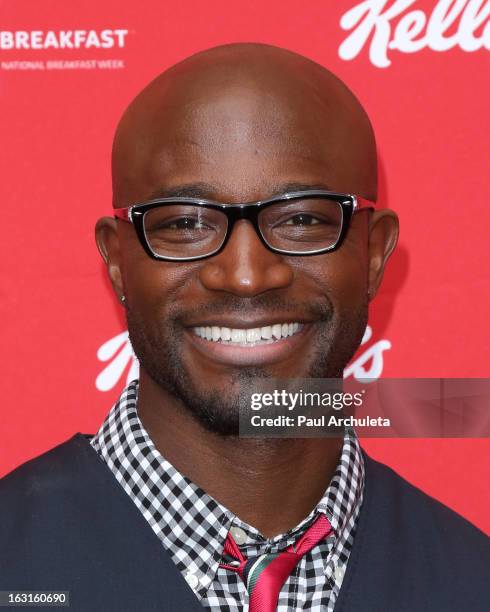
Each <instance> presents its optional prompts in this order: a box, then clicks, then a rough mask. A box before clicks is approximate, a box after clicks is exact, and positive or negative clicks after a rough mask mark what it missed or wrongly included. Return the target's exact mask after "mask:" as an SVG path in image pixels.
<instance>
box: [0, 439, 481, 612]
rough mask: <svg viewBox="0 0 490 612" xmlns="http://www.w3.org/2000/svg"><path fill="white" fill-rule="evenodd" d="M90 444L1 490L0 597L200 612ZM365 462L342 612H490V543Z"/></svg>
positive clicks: (4, 483) (26, 467) (43, 461)
mask: <svg viewBox="0 0 490 612" xmlns="http://www.w3.org/2000/svg"><path fill="white" fill-rule="evenodd" d="M89 438H90V436H88V435H84V434H80V433H79V434H76V435H75V436H73V437H72V438H71V439H69V440H67V441H66V442H64V443H63V444H61V445H59V446H57V447H56V448H54V449H52V450H50V451H49V452H47V453H45V454H43V455H41V456H40V457H37V458H36V459H33V460H31V461H29V462H27V463H25V464H23V465H22V466H20V467H19V468H17V469H16V470H14V471H13V472H11V473H10V474H8V475H7V476H5V477H4V478H3V479H1V480H0V590H14V589H15V590H23V589H26V590H31V591H32V590H44V591H46V590H50V589H52V590H63V591H70V609H71V610H72V611H76V612H90V611H94V612H95V611H96V612H112V611H114V612H116V611H117V612H150V611H152V610H155V611H157V610H158V611H159V612H198V611H199V610H201V611H202V609H203V608H202V606H201V604H200V603H199V601H198V600H197V598H196V596H195V595H194V593H193V592H192V591H191V589H190V587H189V586H188V585H187V583H186V581H185V580H184V578H183V577H182V575H181V573H180V572H179V571H178V570H177V568H176V567H175V565H174V564H173V562H172V560H171V559H170V557H169V555H168V554H167V553H166V551H165V550H164V548H163V547H162V545H161V543H160V541H159V540H158V538H157V537H156V535H155V534H154V532H153V531H152V529H151V528H150V526H149V525H148V523H147V522H146V520H145V519H144V518H143V516H142V514H141V513H140V511H139V510H138V509H137V508H136V506H135V505H134V503H133V502H132V501H131V500H130V498H129V497H128V495H127V494H126V493H125V492H124V490H123V489H122V487H121V486H120V485H119V484H118V482H117V481H116V479H115V478H114V476H113V474H112V472H111V471H110V470H109V468H108V467H107V466H106V465H105V463H104V462H103V461H102V460H101V459H100V458H99V456H98V455H97V454H96V453H95V452H94V450H93V449H92V448H91V447H90V444H89ZM365 461H366V488H365V493H364V501H363V506H362V509H361V512H360V516H359V523H358V529H357V533H356V537H355V540H354V546H353V549H352V552H351V555H350V559H349V563H348V565H347V571H346V573H345V577H344V581H343V584H342V588H341V590H340V594H339V597H338V600H337V604H336V608H335V610H336V612H385V611H387V612H405V611H407V612H408V611H410V612H439V611H440V612H452V611H454V612H456V611H457V612H461V611H464V612H479V611H482V612H483V611H485V612H488V610H490V587H489V578H490V545H489V541H488V538H487V537H486V536H485V535H484V534H483V533H482V532H481V531H479V530H478V529H476V528H475V527H474V526H472V525H471V524H470V523H468V522H467V521H466V520H464V519H463V518H461V517H460V516H458V515H457V514H455V513H454V512H452V511H451V510H449V509H448V508H446V507H445V506H443V505H441V504H440V503H438V502H437V501H435V500H434V499H432V498H430V497H429V496H427V495H425V494H424V493H422V492H421V491H419V490H418V489H417V488H415V487H413V486H412V485H410V484H409V483H407V482H406V481H405V480H403V479H402V478H401V477H400V476H398V475H397V474H396V473H395V472H393V471H392V470H391V469H390V468H388V467H386V466H385V465H382V464H381V463H378V462H377V461H374V460H373V459H371V458H370V457H369V456H367V455H365ZM27 609H32V610H34V609H36V610H39V608H33V607H29V608H27ZM41 609H42V608H41ZM44 609H46V608H44Z"/></svg>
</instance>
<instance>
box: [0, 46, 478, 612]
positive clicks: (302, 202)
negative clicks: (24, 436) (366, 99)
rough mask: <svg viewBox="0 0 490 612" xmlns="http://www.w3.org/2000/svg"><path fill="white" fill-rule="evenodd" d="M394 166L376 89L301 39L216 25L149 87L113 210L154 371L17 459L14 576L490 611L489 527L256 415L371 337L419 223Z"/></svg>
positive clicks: (359, 459) (128, 589)
mask: <svg viewBox="0 0 490 612" xmlns="http://www.w3.org/2000/svg"><path fill="white" fill-rule="evenodd" d="M376 176H377V168H376V148H375V141H374V136H373V131H372V128H371V125H370V122H369V120H368V118H367V116H366V114H365V112H364V110H363V109H362V107H361V106H360V104H359V102H358V101H357V100H356V98H355V97H354V96H353V94H352V93H351V92H350V91H349V90H348V89H347V88H346V86H345V85H344V84H343V83H342V82H341V81H339V80H338V79H337V78H336V77H335V76H334V75H332V74H331V73H329V72H328V71H327V70H325V69H324V68H322V67H320V66H319V65H317V64H315V63H313V62H311V61H309V60H307V59H305V58H303V57H300V56H298V55H296V54H294V53H291V52H288V51H285V50H281V49H277V48H274V47H270V46H266V45H253V44H237V45H228V46H223V47H218V48H215V49H211V50H209V51H206V52H203V53H200V54H197V55H195V56H192V57H191V58H188V59H187V60H185V61H183V62H181V63H180V64H178V65H176V66H174V67H173V68H171V69H170V70H168V71H167V72H165V73H164V74H162V75H160V76H159V77H158V78H157V79H156V80H155V81H153V82H152V83H151V84H150V85H149V86H148V87H146V88H145V89H144V90H143V92H142V93H140V95H139V96H138V97H137V98H136V99H135V100H134V101H133V102H132V104H131V105H130V106H129V108H128V109H127V111H126V113H125V114H124V116H123V118H122V120H121V122H120V124H119V126H118V129H117V132H116V136H115V141H114V148H113V190H114V191H113V192H114V199H113V204H114V208H115V217H114V218H113V217H111V218H108V217H104V218H103V219H100V220H99V222H98V223H97V228H96V236H97V243H98V247H99V250H100V252H101V254H102V256H103V258H104V260H105V262H106V264H107V269H108V273H109V276H110V278H111V281H112V284H113V287H114V291H115V293H116V295H117V297H118V299H119V300H120V301H121V302H122V304H123V305H124V307H125V309H126V315H127V322H128V329H129V333H130V338H131V342H132V344H133V347H134V350H135V352H136V355H137V357H138V359H139V362H140V366H141V370H140V379H139V383H138V382H137V381H134V382H132V383H131V384H130V385H129V386H128V388H127V389H125V391H124V392H123V394H122V396H121V398H120V400H119V402H118V403H117V404H116V406H114V408H113V409H112V410H111V412H110V413H109V415H108V417H107V419H106V420H105V422H104V423H103V424H102V426H101V428H100V430H99V432H98V433H97V434H96V435H95V436H86V435H82V434H77V435H76V436H74V437H73V438H72V439H71V440H69V441H67V442H65V443H64V444H62V445H61V446H59V447H57V448H56V449H54V450H52V451H50V452H49V453H47V454H45V455H43V456H42V457H40V458H38V459H36V460H34V461H32V462H29V463H27V464H25V465H24V466H21V467H20V468H18V469H17V470H16V471H14V472H13V473H12V474H10V475H9V476H7V477H6V478H5V479H4V481H3V483H2V486H1V489H0V492H1V499H2V505H1V507H2V510H1V517H2V521H1V527H0V530H1V531H0V534H1V535H0V538H1V539H0V541H1V546H2V550H3V555H2V560H1V561H0V569H1V571H0V588H1V589H17V590H21V589H29V590H35V589H38V590H47V589H59V590H64V591H69V592H70V602H71V607H72V608H74V609H76V610H125V611H132V610H172V611H180V610H185V611H187V610H199V609H203V608H204V609H208V610H233V611H242V610H246V609H249V610H250V611H251V612H258V611H267V612H272V610H275V609H276V608H277V609H278V610H280V611H281V612H285V611H286V610H314V611H320V610H333V609H334V608H335V610H345V611H351V610H356V611H357V610H361V611H363V612H365V611H370V610H373V611H374V610H376V611H379V610H390V611H391V610H397V611H398V610H417V611H419V610H431V611H433V610H444V611H447V610H461V609H462V608H463V606H464V607H465V608H467V609H468V610H483V609H488V604H489V600H488V587H487V586H486V583H485V575H486V571H485V569H486V568H485V563H487V562H488V558H489V555H488V545H487V542H486V540H485V538H484V536H483V534H481V533H480V532H479V531H478V530H477V529H476V528H474V527H473V526H471V525H470V524H469V523H467V522H466V521H465V520H463V519H462V518H460V517H458V516H457V515H455V514H454V513H453V512H451V511H450V510H448V509H447V508H444V507H443V506H441V505H440V504H438V503H437V502H435V501H434V500H432V499H431V498H429V497H427V496H425V495H424V494H423V493H421V492H420V491H418V490H417V489H415V488H414V487H412V486H410V485H409V484H408V483H406V482H405V481H404V480H403V479H401V478H400V477H399V476H397V475H396V474H394V473H393V472H392V471H391V470H389V469H388V468H386V467H384V466H382V465H381V464H379V463H377V462H375V461H373V460H372V459H370V458H369V457H367V456H366V455H365V454H363V453H362V451H361V449H360V446H359V443H358V441H357V438H356V437H355V435H354V434H353V433H352V432H350V431H347V432H345V435H344V436H343V437H340V438H339V437H337V438H336V437H324V438H304V439H265V440H264V439H250V438H244V437H240V436H239V435H237V434H238V433H239V431H238V417H239V405H240V404H239V398H240V389H241V388H243V385H246V384H250V382H251V381H252V382H253V381H254V380H259V379H263V378H272V377H273V378H279V379H288V378H318V377H326V378H339V379H340V378H341V377H342V372H343V369H344V367H345V365H346V364H347V362H348V361H349V359H350V358H351V357H352V355H353V354H354V352H355V350H356V348H357V347H358V346H359V343H360V341H361V338H362V336H363V333H364V329H365V327H366V323H367V316H368V303H369V301H370V300H371V299H372V298H373V297H374V296H375V294H376V292H377V290H378V287H379V285H380V282H381V279H382V275H383V270H384V266H385V264H386V261H387V259H388V257H389V256H390V254H391V253H392V251H393V249H394V247H395V244H396V239H397V233H398V223H397V217H396V215H395V214H394V213H393V212H392V211H390V210H377V209H375V205H374V202H375V201H376V196H377V185H376ZM244 203H247V205H246V206H245V205H244ZM238 204H240V206H237V205H238ZM247 607H248V608H247Z"/></svg>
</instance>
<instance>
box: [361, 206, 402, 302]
mask: <svg viewBox="0 0 490 612" xmlns="http://www.w3.org/2000/svg"><path fill="white" fill-rule="evenodd" d="M398 231H399V223H398V216H397V215H396V213H395V212H393V211H392V210H376V211H374V212H373V213H372V215H371V217H370V220H369V246H368V256H369V279H368V295H369V299H370V300H372V299H373V298H374V296H375V295H376V293H377V292H378V288H379V286H380V284H381V280H382V278H383V272H384V269H385V265H386V262H387V261H388V258H389V256H390V255H391V253H392V252H393V250H394V248H395V246H396V243H397V240H398Z"/></svg>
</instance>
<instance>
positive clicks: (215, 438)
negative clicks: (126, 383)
mask: <svg viewBox="0 0 490 612" xmlns="http://www.w3.org/2000/svg"><path fill="white" fill-rule="evenodd" d="M138 415H139V418H140V419H141V421H142V423H143V426H144V427H145V429H146V430H147V432H148V434H149V435H150V437H151V439H152V441H153V443H154V445H155V447H156V448H157V449H158V451H159V452H160V453H161V454H162V455H163V456H164V457H165V459H167V460H168V461H169V462H170V463H172V465H174V466H175V467H176V468H177V469H178V470H179V471H180V472H181V473H182V474H184V475H185V476H187V477H188V478H189V479H190V480H191V481H192V482H194V483H195V484H196V485H197V486H199V487H200V488H201V489H203V490H204V491H205V492H206V493H207V494H208V495H210V496H212V497H213V498H214V499H215V500H217V501H218V502H219V503H220V504H222V505H223V506H225V507H226V508H228V509H229V510H231V512H233V514H235V515H236V516H238V517H239V518H240V519H241V520H243V521H244V522H246V523H248V524H249V525H252V526H253V527H255V528H256V529H258V530H259V531H260V533H261V534H262V535H263V536H265V537H267V538H270V537H273V536H274V535H277V534H279V533H284V532H285V531H288V530H289V529H291V528H293V527H294V526H296V525H297V524H298V523H299V522H300V521H301V520H303V519H304V518H305V517H306V516H307V515H308V514H309V513H310V512H311V510H312V509H313V508H314V507H315V505H316V504H317V503H318V501H319V500H320V499H321V497H322V496H323V493H324V492H325V489H326V488H327V487H328V485H329V483H330V480H331V479H332V476H333V474H334V472H335V469H336V467H337V464H338V461H339V455H340V450H341V447H342V442H343V440H342V438H308V439H305V438H299V439H249V438H239V437H231V436H230V437H224V436H220V435H218V434H215V433H213V432H210V431H208V430H206V429H204V428H203V427H202V426H201V425H200V424H199V423H198V422H197V421H196V420H195V419H194V418H193V417H192V415H191V414H190V413H189V411H187V410H185V408H184V409H183V408H182V405H181V404H180V403H179V402H178V401H177V400H176V399H175V398H174V397H173V396H172V395H170V394H168V393H166V392H165V391H163V390H162V389H161V388H160V387H159V386H158V385H156V383H154V382H153V381H152V380H151V379H150V378H149V377H148V376H147V375H146V374H145V373H144V371H142V372H141V376H140V387H139V394H138Z"/></svg>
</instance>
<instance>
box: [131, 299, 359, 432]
mask: <svg viewBox="0 0 490 612" xmlns="http://www.w3.org/2000/svg"><path fill="white" fill-rule="evenodd" d="M233 306H234V307H233ZM233 306H232V307H231V310H234V311H236V310H242V311H247V312H249V309H248V308H247V307H245V308H243V307H242V306H238V307H237V304H236V303H234V305H233ZM307 308H308V309H309V310H310V311H311V310H312V306H311V305H308V306H307ZM201 310H202V309H201ZM223 310H225V309H222V308H220V312H222V311H223ZM227 310H228V311H230V305H228V307H227ZM284 310H286V309H284ZM314 310H315V313H316V315H317V321H316V323H315V327H316V330H315V331H316V334H315V339H314V341H313V343H312V344H311V353H310V355H311V357H310V358H309V364H308V366H307V367H306V368H305V370H303V371H301V364H298V372H300V374H299V375H298V374H296V373H295V376H294V377H295V378H299V377H301V378H341V377H342V376H343V370H344V368H345V366H346V365H347V363H348V362H349V360H350V359H351V358H352V356H353V355H354V353H355V351H356V350H357V348H358V347H359V345H360V343H361V340H362V337H363V334H364V331H365V328H366V325H367V320H368V302H367V299H366V300H365V301H364V302H363V303H362V304H360V305H359V306H358V307H357V308H356V309H353V310H351V311H350V312H349V316H348V317H345V318H344V319H341V318H340V317H338V316H337V315H336V313H335V311H334V309H333V306H332V304H331V302H330V301H325V302H324V303H322V304H320V305H317V306H316V308H314ZM225 311H226V310H225ZM270 311H271V312H273V309H271V310H270ZM214 312H216V309H214ZM126 318H127V324H128V331H129V337H130V340H131V344H132V346H133V350H134V352H135V354H136V356H137V358H138V360H139V362H140V365H141V367H142V368H143V369H144V370H145V372H146V373H147V374H148V375H149V376H150V377H151V378H152V379H153V381H154V382H155V383H156V384H157V385H159V386H160V387H161V388H162V389H163V390H164V391H166V392H167V393H169V394H171V395H172V396H173V397H174V398H175V399H176V400H177V403H178V405H180V406H181V407H182V409H183V410H186V411H187V412H188V413H189V414H191V415H192V416H193V418H194V419H196V420H197V422H198V423H199V424H200V425H201V426H202V427H204V428H205V429H206V430H208V431H211V432H213V433H216V434H219V435H221V436H237V435H238V434H239V416H240V410H241V402H240V400H241V398H242V399H243V397H244V394H248V395H249V394H250V393H251V392H253V389H254V382H255V383H256V382H257V380H258V379H261V378H270V377H271V372H270V370H269V369H268V368H267V367H240V368H236V369H235V370H232V371H231V373H230V375H229V376H228V378H227V380H226V381H225V382H224V384H223V385H222V387H221V388H220V389H206V388H203V385H199V384H196V382H195V380H194V379H193V377H192V375H191V374H190V373H189V372H188V370H187V368H186V367H185V365H184V360H183V357H182V350H181V347H182V345H183V337H182V336H183V333H184V328H183V326H182V324H181V323H180V322H179V319H180V317H179V316H170V317H167V319H166V320H165V321H164V322H162V323H161V324H160V325H149V324H148V322H147V321H146V320H145V318H144V317H142V316H140V315H139V313H138V312H136V311H135V310H133V309H132V308H131V306H130V305H129V304H128V305H127V308H126Z"/></svg>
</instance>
